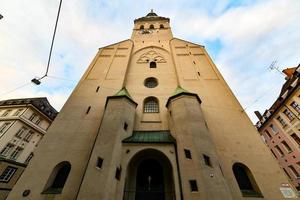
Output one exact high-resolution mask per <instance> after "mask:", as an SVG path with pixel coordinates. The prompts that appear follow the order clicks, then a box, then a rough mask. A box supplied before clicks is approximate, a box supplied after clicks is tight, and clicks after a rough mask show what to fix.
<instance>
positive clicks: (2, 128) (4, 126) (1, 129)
mask: <svg viewBox="0 0 300 200" xmlns="http://www.w3.org/2000/svg"><path fill="white" fill-rule="evenodd" d="M9 124H10V122H6V123H4V124H2V126H1V127H0V133H2V132H4V131H5V129H6V128H7V127H8V125H9Z"/></svg>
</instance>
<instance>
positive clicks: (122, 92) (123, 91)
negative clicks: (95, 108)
mask: <svg viewBox="0 0 300 200" xmlns="http://www.w3.org/2000/svg"><path fill="white" fill-rule="evenodd" d="M120 97H121V98H123V97H125V98H127V99H128V100H129V101H131V102H132V103H134V104H135V106H137V105H138V104H137V103H136V102H135V101H134V100H133V99H132V97H131V96H130V94H129V92H128V91H127V89H126V88H125V87H123V88H122V89H121V90H120V91H119V92H117V93H116V94H115V95H113V96H108V97H107V98H106V103H105V107H106V105H107V101H108V100H109V99H116V98H120Z"/></svg>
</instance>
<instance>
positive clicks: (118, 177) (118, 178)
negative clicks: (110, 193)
mask: <svg viewBox="0 0 300 200" xmlns="http://www.w3.org/2000/svg"><path fill="white" fill-rule="evenodd" d="M121 172H122V167H121V166H120V167H117V169H116V176H115V177H116V179H117V180H120V178H121Z"/></svg>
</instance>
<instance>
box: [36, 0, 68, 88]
mask: <svg viewBox="0 0 300 200" xmlns="http://www.w3.org/2000/svg"><path fill="white" fill-rule="evenodd" d="M61 4H62V0H60V2H59V7H58V12H57V16H56V22H55V26H54V32H53V36H52V41H51V46H50V52H49V57H48V62H47V68H46V73H45V75H44V76H42V77H41V78H34V79H32V80H31V82H33V83H34V84H36V85H39V84H41V80H42V79H43V78H45V77H46V76H47V75H48V71H49V66H50V61H51V55H52V49H53V44H54V39H55V35H56V29H57V24H58V19H59V14H60V9H61Z"/></svg>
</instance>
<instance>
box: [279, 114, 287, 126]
mask: <svg viewBox="0 0 300 200" xmlns="http://www.w3.org/2000/svg"><path fill="white" fill-rule="evenodd" d="M276 119H277V120H278V121H279V123H280V124H281V126H282V127H283V128H285V127H286V126H287V123H286V122H285V121H284V119H282V118H281V117H280V116H278V117H277V118H276Z"/></svg>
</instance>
